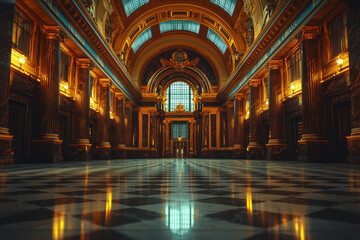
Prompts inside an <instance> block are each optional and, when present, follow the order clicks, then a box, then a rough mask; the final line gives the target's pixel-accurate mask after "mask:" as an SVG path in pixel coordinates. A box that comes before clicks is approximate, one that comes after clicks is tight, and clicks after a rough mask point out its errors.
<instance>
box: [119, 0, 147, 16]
mask: <svg viewBox="0 0 360 240" xmlns="http://www.w3.org/2000/svg"><path fill="white" fill-rule="evenodd" d="M122 3H123V5H124V9H125V13H126V16H127V17H128V16H129V15H130V14H131V13H133V12H134V11H135V10H136V9H138V8H139V7H141V6H142V5H145V4H147V3H149V0H122Z"/></svg>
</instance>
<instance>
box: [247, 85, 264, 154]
mask: <svg viewBox="0 0 360 240" xmlns="http://www.w3.org/2000/svg"><path fill="white" fill-rule="evenodd" d="M259 83H260V81H259V80H257V79H252V80H250V83H249V86H250V118H249V121H250V142H249V145H248V146H247V158H248V159H263V158H264V149H263V146H262V145H261V143H260V140H261V138H260V132H259V130H260V111H259V110H260V109H259V104H260V87H259Z"/></svg>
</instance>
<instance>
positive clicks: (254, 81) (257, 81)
mask: <svg viewBox="0 0 360 240" xmlns="http://www.w3.org/2000/svg"><path fill="white" fill-rule="evenodd" d="M248 84H249V86H250V87H258V86H259V84H260V79H250V80H249V83H248Z"/></svg>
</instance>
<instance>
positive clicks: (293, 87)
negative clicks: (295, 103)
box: [290, 84, 295, 94]
mask: <svg viewBox="0 0 360 240" xmlns="http://www.w3.org/2000/svg"><path fill="white" fill-rule="evenodd" d="M290 88H291V90H292V93H293V94H294V92H295V85H294V84H291V87H290Z"/></svg>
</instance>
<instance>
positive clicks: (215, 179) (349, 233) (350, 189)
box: [0, 159, 360, 240]
mask: <svg viewBox="0 0 360 240" xmlns="http://www.w3.org/2000/svg"><path fill="white" fill-rule="evenodd" d="M359 186H360V166H352V167H351V168H349V167H348V166H347V165H336V166H335V165H325V164H302V163H291V162H281V163H280V162H267V161H233V160H211V159H209V160H207V159H201V160H199V159H161V160H157V159H148V160H121V161H105V162H103V161H91V162H87V163H60V164H56V165H50V164H49V165H46V164H45V165H23V166H8V167H3V168H2V169H1V173H0V234H1V235H0V238H1V239H30V240H31V239H36V240H42V239H53V240H74V239H76V240H91V239H110V240H112V239H116V240H118V239H126V240H134V239H156V240H162V239H171V240H180V239H181V240H186V239H206V240H219V239H245V240H258V239H261V240H263V239H279V240H281V239H296V240H311V239H326V240H328V239H336V240H338V239H356V237H354V236H359V235H360V230H359V229H360V224H359V219H360V201H359V198H358V197H359V195H360V187H359Z"/></svg>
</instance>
